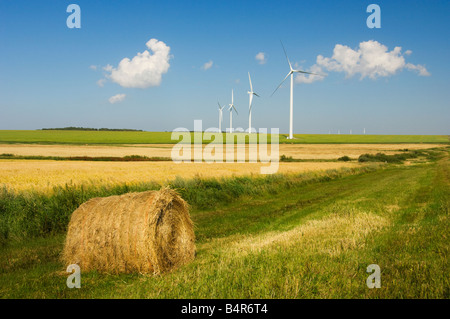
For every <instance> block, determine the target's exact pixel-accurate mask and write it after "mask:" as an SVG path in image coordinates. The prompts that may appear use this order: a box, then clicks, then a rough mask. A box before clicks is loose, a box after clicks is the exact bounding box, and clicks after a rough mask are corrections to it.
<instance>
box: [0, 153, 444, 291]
mask: <svg viewBox="0 0 450 319" xmlns="http://www.w3.org/2000/svg"><path fill="white" fill-rule="evenodd" d="M449 155H450V154H449V152H448V150H446V151H441V152H440V153H439V154H436V153H435V154H434V156H433V157H430V158H429V159H428V161H427V162H421V163H415V164H413V165H406V166H405V165H391V164H386V165H372V166H370V167H369V166H365V167H356V168H343V169H340V170H333V171H327V172H324V171H322V172H317V173H313V172H309V173H301V174H291V175H271V176H266V177H261V176H254V177H253V178H249V177H230V178H226V179H223V180H213V179H194V180H189V179H187V180H181V179H179V180H177V181H175V182H173V183H172V184H171V186H172V187H173V188H175V189H178V190H179V192H180V194H181V195H182V196H183V198H185V199H186V200H187V201H188V202H189V203H190V205H191V207H192V208H191V216H192V219H193V221H194V223H195V232H196V245H197V256H196V258H195V260H194V261H193V262H192V263H190V264H188V265H186V266H183V267H180V268H179V269H176V270H174V271H172V272H170V273H167V274H163V275H160V276H144V275H139V274H121V275H112V274H105V273H98V272H96V271H92V272H85V273H84V272H83V271H82V275H81V278H82V279H81V281H82V286H81V289H68V288H67V287H66V279H67V273H66V272H65V271H64V270H65V267H66V266H65V265H63V264H62V263H61V262H60V259H59V256H60V253H61V250H62V247H63V242H64V238H65V225H66V223H67V221H68V217H69V216H70V213H71V211H73V209H74V207H76V206H77V205H79V204H78V203H80V202H83V201H85V200H86V199H87V198H89V197H92V196H107V195H108V194H109V195H111V194H112V193H124V192H128V191H140V190H145V189H148V188H152V187H153V188H156V187H158V186H157V185H153V186H150V185H147V186H145V185H142V186H136V187H135V188H118V189H115V190H114V189H112V190H111V191H108V190H107V189H103V188H102V187H101V186H100V185H91V186H90V187H89V188H85V189H77V188H74V187H72V188H71V187H69V188H61V189H60V191H59V193H58V195H57V196H56V195H50V194H49V195H45V196H44V195H36V194H33V193H27V192H25V193H23V194H22V195H11V194H9V195H7V193H3V197H0V198H2V200H1V201H0V207H3V208H2V209H3V210H4V212H3V215H2V219H0V222H1V223H0V225H1V228H0V229H1V234H2V236H3V245H2V246H1V247H0V256H1V258H0V296H1V297H3V298H282V299H289V298H449V297H450V295H449V287H450V280H449V277H448V273H449V271H450V268H449V263H448V260H449V245H448V236H449V227H448V225H449V219H448V218H449V207H450V161H449ZM296 164H299V163H296ZM300 164H301V163H300ZM202 165H208V164H202ZM4 196H8V197H7V198H5V197H4ZM43 196H44V197H43ZM25 221H26V222H25ZM35 230H38V232H37V233H33V232H34V231H35ZM8 234H9V235H8ZM33 234H34V235H33ZM5 236H6V237H5ZM8 236H9V237H8ZM8 238H9V239H8ZM5 240H6V242H5ZM370 264H377V265H379V266H380V268H381V288H380V289H368V288H367V286H366V279H367V276H368V274H367V273H366V268H367V266H368V265H370Z"/></svg>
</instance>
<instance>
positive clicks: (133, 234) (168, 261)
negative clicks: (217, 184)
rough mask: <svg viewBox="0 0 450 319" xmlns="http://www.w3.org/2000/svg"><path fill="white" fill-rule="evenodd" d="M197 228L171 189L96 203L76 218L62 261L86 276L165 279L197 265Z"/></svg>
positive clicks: (96, 200) (88, 204)
mask: <svg viewBox="0 0 450 319" xmlns="http://www.w3.org/2000/svg"><path fill="white" fill-rule="evenodd" d="M193 228H194V227H193V223H192V220H191V218H190V216H189V207H188V204H187V203H186V202H185V201H184V200H183V199H182V198H181V197H180V196H179V195H178V193H176V192H175V191H174V190H171V189H169V188H164V189H161V190H160V191H147V192H142V193H129V194H125V195H121V196H111V197H104V198H93V199H91V200H89V201H87V202H86V203H84V204H82V205H81V206H80V207H79V208H78V209H77V210H75V211H74V212H73V214H72V216H71V219H70V222H69V227H68V232H67V237H66V242H65V246H64V250H63V253H62V259H63V262H64V263H65V265H66V266H67V265H69V264H78V265H79V266H80V268H81V270H82V271H88V270H98V271H100V272H108V273H120V272H140V273H162V272H165V271H168V270H171V269H173V268H176V267H177V266H180V265H183V264H186V263H188V262H190V261H192V260H193V259H194V256H195V235H194V229H193Z"/></svg>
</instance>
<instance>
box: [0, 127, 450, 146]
mask: <svg viewBox="0 0 450 319" xmlns="http://www.w3.org/2000/svg"><path fill="white" fill-rule="evenodd" d="M191 135H192V138H191V141H192V142H193V141H194V138H193V135H194V133H191ZM226 135H227V134H223V136H224V137H223V140H225V139H226ZM235 135H241V136H242V135H246V134H243V133H236V134H235ZM171 136H172V132H129V131H124V132H116V131H65V130H61V131H57V130H34V131H33V130H28V131H27V130H0V144H1V143H3V144H8V143H34V144H106V145H111V144H175V143H178V141H179V140H172V139H171ZM294 137H295V139H294V140H288V139H287V135H284V134H280V137H279V142H280V143H293V144H340V143H341V144H349V143H355V144H363V143H367V144H372V143H374V144H378V143H379V144H397V143H432V144H439V143H443V144H448V143H450V139H449V136H448V135H346V134H341V135H336V134H295V135H294ZM268 140H269V141H270V135H269V137H268ZM210 142H211V141H210V140H206V139H204V140H203V143H210Z"/></svg>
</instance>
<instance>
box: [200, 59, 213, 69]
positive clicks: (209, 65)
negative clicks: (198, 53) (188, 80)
mask: <svg viewBox="0 0 450 319" xmlns="http://www.w3.org/2000/svg"><path fill="white" fill-rule="evenodd" d="M212 66H213V61H211V60H210V61H208V62H206V63H205V64H203V66H202V69H203V70H209V69H211V68H212Z"/></svg>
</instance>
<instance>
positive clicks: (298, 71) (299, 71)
mask: <svg viewBox="0 0 450 319" xmlns="http://www.w3.org/2000/svg"><path fill="white" fill-rule="evenodd" d="M293 72H297V73H304V74H312V75H318V76H323V75H320V74H317V73H312V72H306V71H301V70H293Z"/></svg>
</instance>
